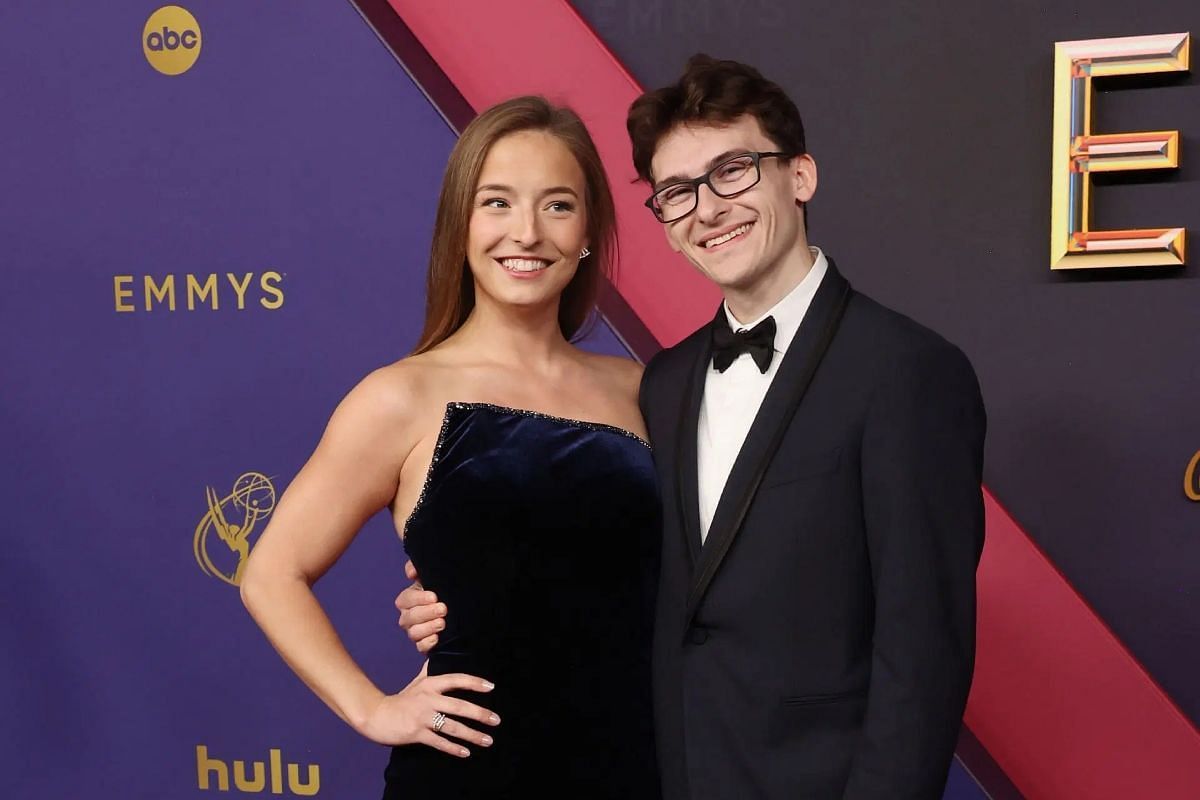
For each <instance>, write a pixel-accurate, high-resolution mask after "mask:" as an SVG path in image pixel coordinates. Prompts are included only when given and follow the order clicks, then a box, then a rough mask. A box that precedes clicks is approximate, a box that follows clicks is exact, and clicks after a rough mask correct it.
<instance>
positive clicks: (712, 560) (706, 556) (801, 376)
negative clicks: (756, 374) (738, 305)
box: [680, 260, 850, 624]
mask: <svg viewBox="0 0 1200 800" xmlns="http://www.w3.org/2000/svg"><path fill="white" fill-rule="evenodd" d="M849 292H850V285H849V284H848V283H847V282H846V280H845V279H844V278H843V277H842V276H841V275H840V274H838V272H837V269H836V267H834V265H833V261H832V260H831V261H830V262H829V267H828V272H827V273H826V274H825V277H824V279H823V280H822V281H821V286H820V287H819V288H818V289H817V293H816V295H815V296H814V297H813V301H812V305H810V306H809V309H808V312H807V313H806V314H805V316H804V321H803V322H802V323H801V324H800V328H799V330H798V331H797V332H796V335H795V337H794V338H793V339H792V342H791V344H790V345H789V346H788V349H787V352H786V353H785V354H784V356H783V362H782V363H781V364H780V365H779V371H778V372H777V373H776V374H775V379H774V380H773V381H772V382H771V387H770V388H769V389H768V390H767V394H766V396H765V397H764V398H763V402H762V405H761V406H760V407H759V410H758V414H757V415H756V416H755V418H754V423H753V424H752V425H751V427H750V432H749V433H748V434H747V435H746V440H745V442H743V444H742V449H741V450H740V451H739V452H738V456H737V459H736V460H735V461H734V463H733V468H732V469H731V470H730V472H729V478H728V479H727V480H726V482H725V489H724V491H723V492H722V493H721V499H720V500H719V501H718V503H717V508H716V511H715V512H714V514H713V520H712V524H711V525H710V526H709V529H708V536H707V537H706V538H705V541H704V546H703V547H702V548H701V550H700V554H699V559H698V560H697V561H696V569H695V570H694V572H693V577H692V586H691V589H690V591H689V592H688V602H687V611H686V615H687V616H686V620H685V622H686V623H687V624H690V623H691V619H692V617H693V616H694V615H695V613H696V608H697V606H698V605H699V604H700V600H701V599H702V598H703V597H704V593H705V591H707V589H708V586H709V584H710V583H711V582H712V579H713V577H714V576H715V575H716V572H717V570H718V569H719V568H720V566H721V561H722V560H723V559H724V558H725V554H726V553H727V552H728V551H729V548H730V546H731V545H732V544H733V540H734V538H735V537H736V536H737V534H738V531H739V530H740V528H741V522H742V519H743V518H744V516H745V513H746V510H747V509H748V508H749V505H750V503H751V502H752V501H753V499H754V495H755V493H756V492H757V490H758V485H759V483H760V482H761V479H762V475H763V473H764V472H765V471H766V469H767V467H768V465H769V462H770V458H771V455H773V453H772V448H773V446H774V443H775V440H776V437H777V436H778V435H781V434H782V432H783V431H782V429H783V428H785V427H786V426H787V425H788V424H789V423H790V422H791V419H792V416H793V414H794V411H795V409H796V408H797V406H798V405H799V402H800V399H801V398H802V397H803V393H804V392H805V390H806V389H807V388H808V384H809V382H810V381H811V379H812V376H813V374H814V371H815V369H816V366H817V364H818V363H819V361H820V359H821V357H822V356H823V355H824V352H825V349H826V348H827V347H828V345H829V340H830V339H831V338H832V333H833V332H834V331H835V330H836V325H837V323H838V322H839V321H840V318H841V313H842V311H843V310H844V308H845V303H846V302H847V300H848V298H849ZM707 349H709V350H711V346H710V347H709V348H707ZM707 363H708V362H707V359H706V360H705V362H704V364H702V365H701V367H702V371H701V373H700V376H699V379H698V384H699V387H698V390H694V391H693V392H691V393H690V394H695V395H696V397H695V401H694V410H693V413H692V414H691V416H689V417H688V418H687V420H685V423H686V424H688V425H689V426H690V427H689V428H688V431H690V436H688V435H682V436H681V444H682V443H683V442H685V441H687V440H688V439H689V438H690V441H691V451H690V453H689V454H688V455H689V456H690V457H687V456H684V453H683V452H682V450H681V454H680V455H681V461H680V468H681V469H682V470H690V472H689V474H688V480H685V481H683V482H682V484H683V485H690V486H691V487H692V491H693V492H695V491H696V485H697V477H696V475H697V465H696V455H695V454H696V427H697V420H698V417H699V409H700V397H701V396H702V394H703V390H704V372H703V367H704V366H707ZM689 410H691V409H689ZM681 477H683V476H681ZM696 498H697V496H696V495H695V494H693V495H692V497H691V505H690V509H689V508H688V507H685V510H690V513H691V515H692V517H691V519H693V520H696V521H695V523H694V524H695V531H696V532H695V537H694V538H695V539H696V540H697V541H698V540H699V522H698V515H699V510H698V508H699V503H698V500H697V499H696ZM691 524H692V523H691V522H689V524H688V528H689V538H692V537H691V533H690V529H691Z"/></svg>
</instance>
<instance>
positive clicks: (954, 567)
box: [641, 262, 985, 800]
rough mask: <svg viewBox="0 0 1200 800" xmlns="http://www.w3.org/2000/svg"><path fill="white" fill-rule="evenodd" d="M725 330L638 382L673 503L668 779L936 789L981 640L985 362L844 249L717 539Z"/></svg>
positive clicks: (662, 737)
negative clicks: (712, 424) (703, 460)
mask: <svg viewBox="0 0 1200 800" xmlns="http://www.w3.org/2000/svg"><path fill="white" fill-rule="evenodd" d="M843 296H844V297H845V299H844V300H843ZM840 302H844V313H842V314H841V317H840V324H839V325H838V326H837V328H836V331H835V332H834V334H833V338H832V340H830V343H829V346H828V349H827V351H826V352H825V354H824V357H823V359H822V360H821V361H820V364H819V367H818V368H817V370H816V372H815V374H814V376H813V378H812V381H811V384H810V385H809V386H808V388H807V391H806V392H805V393H804V394H803V397H802V401H801V402H800V404H799V406H798V407H797V408H796V411H795V414H794V415H793V416H791V417H790V419H789V418H788V409H789V407H790V406H791V405H792V402H791V398H794V397H795V396H796V395H797V394H798V393H799V392H800V389H801V386H800V385H799V384H801V383H802V382H803V376H804V373H805V371H806V369H805V368H806V365H808V364H809V363H811V361H812V360H813V359H814V358H816V352H815V351H816V350H818V349H819V347H818V343H819V339H820V338H821V332H822V330H823V329H824V328H825V327H827V325H828V323H829V321H830V319H831V317H834V316H837V313H838V310H839V309H838V306H839V303H840ZM710 341H711V331H710V326H705V327H704V328H702V329H700V330H699V331H697V332H696V333H694V334H692V335H691V336H690V337H688V338H687V339H685V340H684V341H683V342H681V343H680V344H678V345H676V346H675V347H672V348H670V349H667V350H664V351H662V352H661V353H659V354H658V355H657V356H656V357H655V358H654V359H653V360H652V361H651V362H650V364H649V365H648V366H647V368H646V372H645V376H644V378H643V381H642V389H641V406H642V413H643V415H644V416H645V419H646V423H647V425H648V427H649V431H650V438H651V441H652V443H653V445H654V450H655V460H656V462H657V466H658V473H659V478H660V481H661V485H662V494H663V504H664V530H663V561H662V576H661V582H660V586H659V600H658V609H657V619H656V628H655V645H654V682H655V723H656V727H657V735H658V750H659V765H660V768H661V770H662V773H663V784H664V796H665V798H666V799H667V800H684V799H685V798H688V800H706V799H707V798H713V799H714V800H729V799H730V798H752V797H753V798H805V799H806V800H823V799H824V798H839V799H842V798H844V799H845V800H866V799H867V798H873V799H874V798H878V799H879V800H885V799H886V800H905V799H906V798H913V799H914V800H916V799H917V798H919V799H920V800H937V799H938V798H941V796H942V791H943V789H944V786H945V782H946V775H947V771H948V769H949V764H950V759H951V757H952V756H953V752H954V745H955V742H956V739H957V736H958V732H959V728H960V725H961V722H962V714H963V708H964V706H965V704H966V699H967V692H968V689H969V687H970V682H971V673H972V670H973V667H974V656H975V568H976V566H977V564H978V561H979V555H980V551H981V549H982V546H983V502H982V494H981V490H980V482H981V472H982V463H983V439H984V429H985V417H984V409H983V402H982V400H981V398H980V394H979V386H978V383H977V381H976V378H975V373H974V371H973V370H972V368H971V365H970V363H969V362H968V361H967V359H966V357H965V356H964V355H963V354H962V352H961V351H959V350H958V349H957V348H956V347H954V346H953V345H951V344H949V343H948V342H946V341H945V340H944V339H942V338H941V337H939V336H938V335H936V334H935V333H933V332H931V331H929V330H927V329H926V328H923V327H921V326H920V325H918V324H916V323H915V322H913V321H912V320H909V319H908V318H906V317H904V316H901V315H900V314H897V313H895V312H893V311H890V310H888V309H886V308H884V307H883V306H880V305H879V304H878V303H875V302H874V301H872V300H870V299H869V298H867V297H865V296H864V295H861V294H858V293H857V292H854V291H853V290H851V289H850V287H849V285H848V284H847V283H846V281H845V279H844V278H842V276H841V275H840V274H839V273H838V272H837V269H836V267H834V265H833V264H832V262H830V265H829V270H828V272H827V274H826V276H825V278H824V279H823V281H822V283H821V286H820V287H819V288H818V291H817V294H816V296H815V298H814V300H813V303H812V306H811V307H810V309H809V311H808V313H807V315H806V317H805V319H804V322H803V324H802V325H801V327H800V329H799V331H798V332H797V334H796V337H795V339H794V340H793V341H792V343H791V345H790V347H789V348H788V351H787V353H786V354H785V355H784V356H783V362H782V364H781V365H780V367H779V371H778V372H777V374H776V376H775V379H774V381H773V382H772V385H771V387H770V389H769V391H768V393H767V395H766V398H765V399H764V401H763V404H762V407H761V409H760V410H759V413H758V416H757V417H756V418H755V420H754V424H753V426H752V428H751V430H750V433H749V435H748V436H747V439H746V442H745V444H744V445H743V447H742V450H741V452H740V454H739V455H738V457H737V460H736V462H735V464H734V466H733V469H732V472H731V473H730V475H729V479H728V482H727V483H726V486H725V491H724V493H723V494H722V496H721V499H720V502H719V505H718V507H717V509H716V513H715V516H714V519H713V522H712V526H711V527H710V530H709V534H708V537H707V539H706V542H705V543H704V545H703V546H701V544H700V531H699V510H698V500H697V477H696V476H697V468H696V426H697V418H698V414H699V409H700V399H701V395H702V392H703V387H704V377H705V371H706V370H708V369H711V368H712V367H711V361H710V358H711V353H710ZM780 426H786V427H783V429H782V430H783V438H782V443H781V446H780V447H779V450H778V452H777V453H776V454H775V456H774V458H772V459H770V460H769V463H764V462H766V461H767V459H766V457H765V453H766V451H767V450H768V445H769V442H770V440H771V438H772V434H773V432H774V431H775V429H777V428H780ZM760 473H761V475H760ZM759 477H761V483H759V484H758V486H757V490H756V491H750V490H751V489H752V488H753V487H754V486H755V484H756V479H758V478H759ZM742 505H746V509H745V512H744V519H743V520H742V522H741V523H740V524H738V523H737V520H738V517H739V508H740V507H741V506H742Z"/></svg>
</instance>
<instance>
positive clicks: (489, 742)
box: [483, 736, 492, 747]
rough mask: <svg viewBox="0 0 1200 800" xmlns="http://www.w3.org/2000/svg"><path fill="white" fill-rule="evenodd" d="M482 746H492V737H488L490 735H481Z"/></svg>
mask: <svg viewBox="0 0 1200 800" xmlns="http://www.w3.org/2000/svg"><path fill="white" fill-rule="evenodd" d="M483 746H484V747H491V746H492V737H490V736H484V737H483Z"/></svg>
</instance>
